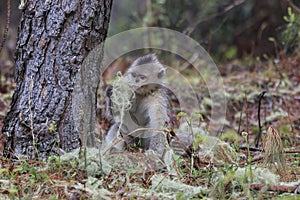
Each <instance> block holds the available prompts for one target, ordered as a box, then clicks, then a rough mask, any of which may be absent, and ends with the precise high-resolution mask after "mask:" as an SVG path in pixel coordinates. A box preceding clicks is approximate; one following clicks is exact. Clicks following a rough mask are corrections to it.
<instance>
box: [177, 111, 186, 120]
mask: <svg viewBox="0 0 300 200" xmlns="http://www.w3.org/2000/svg"><path fill="white" fill-rule="evenodd" d="M185 116H187V114H186V113H185V112H179V113H178V114H177V116H176V119H177V120H179V119H180V118H181V117H185Z"/></svg>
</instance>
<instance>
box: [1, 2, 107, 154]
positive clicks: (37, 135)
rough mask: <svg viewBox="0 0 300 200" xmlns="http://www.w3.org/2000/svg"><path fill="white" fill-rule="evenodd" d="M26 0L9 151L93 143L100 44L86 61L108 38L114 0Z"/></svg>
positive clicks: (52, 150) (8, 124)
mask: <svg viewBox="0 0 300 200" xmlns="http://www.w3.org/2000/svg"><path fill="white" fill-rule="evenodd" d="M25 2H27V3H25V5H24V6H23V14H22V19H21V23H20V26H19V33H18V42H17V51H16V57H17V61H16V75H15V76H16V77H15V81H16V84H17V86H16V90H15V93H14V95H13V98H12V103H11V109H10V111H9V113H8V114H7V116H6V117H5V119H4V126H3V129H2V132H3V133H4V134H5V136H6V143H5V154H6V155H7V156H9V155H10V154H11V153H13V155H20V154H25V155H28V156H29V157H30V158H34V157H37V156H38V157H42V158H45V157H47V156H49V155H53V154H56V153H59V150H60V149H63V150H65V151H71V150H72V149H75V148H78V147H79V146H80V145H81V144H83V145H88V146H92V145H94V141H93V133H94V130H93V129H94V126H95V106H96V93H97V88H98V84H99V77H100V64H99V63H100V61H101V60H102V54H101V51H102V47H101V46H98V47H97V48H98V49H97V51H98V54H97V55H95V56H94V58H93V59H94V62H91V59H90V61H89V62H85V63H86V64H83V61H84V59H85V58H86V56H87V55H88V53H89V52H90V51H91V50H92V49H93V48H94V47H95V46H96V45H98V44H100V43H102V42H103V41H104V39H105V38H106V34H107V29H108V22H109V18H110V10H111V3H112V0H61V1H59V0H31V1H25ZM99 48H100V49H99ZM93 120H94V121H93ZM8 154H9V155H8Z"/></svg>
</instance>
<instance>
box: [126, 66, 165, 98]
mask: <svg viewBox="0 0 300 200" xmlns="http://www.w3.org/2000/svg"><path fill="white" fill-rule="evenodd" d="M147 65H148V66H147ZM147 65H140V66H133V67H131V68H129V70H128V71H127V73H126V78H127V79H128V81H129V83H130V84H131V85H132V87H133V89H135V90H136V93H138V94H141V95H147V94H149V93H152V92H154V91H156V90H157V89H159V88H160V87H161V85H163V84H164V79H165V68H164V67H163V66H161V65H157V64H151V65H149V64H147Z"/></svg>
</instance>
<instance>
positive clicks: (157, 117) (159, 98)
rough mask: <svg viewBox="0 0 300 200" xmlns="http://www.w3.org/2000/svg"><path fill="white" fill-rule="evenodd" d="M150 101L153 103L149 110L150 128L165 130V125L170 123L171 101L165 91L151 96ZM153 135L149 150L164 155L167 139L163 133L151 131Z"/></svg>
mask: <svg viewBox="0 0 300 200" xmlns="http://www.w3.org/2000/svg"><path fill="white" fill-rule="evenodd" d="M151 97H152V98H150V99H149V100H150V101H152V105H151V108H150V109H149V113H148V114H149V119H150V121H149V125H148V127H149V128H157V129H163V127H164V124H166V122H167V123H169V121H170V119H169V116H168V109H170V106H169V101H168V99H167V96H166V94H164V93H163V91H158V93H157V94H154V95H153V96H151ZM148 134H150V135H151V139H150V143H149V149H150V150H153V151H155V152H157V153H158V154H159V155H161V156H162V155H163V153H164V150H165V145H167V141H166V137H165V135H164V134H163V132H162V131H149V132H148Z"/></svg>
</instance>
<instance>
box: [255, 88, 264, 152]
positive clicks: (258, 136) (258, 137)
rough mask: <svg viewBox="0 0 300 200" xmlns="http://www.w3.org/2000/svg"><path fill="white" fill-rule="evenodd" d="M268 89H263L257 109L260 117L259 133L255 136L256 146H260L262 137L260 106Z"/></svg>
mask: <svg viewBox="0 0 300 200" xmlns="http://www.w3.org/2000/svg"><path fill="white" fill-rule="evenodd" d="M265 93H266V91H262V93H260V94H259V96H258V110H257V118H258V134H257V136H256V138H255V147H258V144H259V141H260V137H261V121H260V106H261V100H262V98H263V96H264V95H265Z"/></svg>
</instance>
